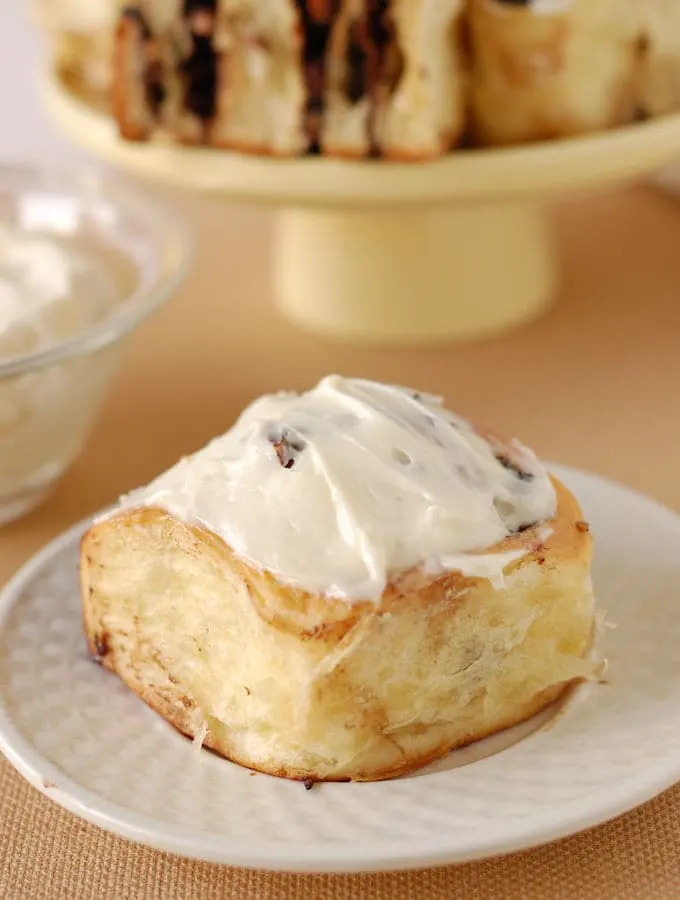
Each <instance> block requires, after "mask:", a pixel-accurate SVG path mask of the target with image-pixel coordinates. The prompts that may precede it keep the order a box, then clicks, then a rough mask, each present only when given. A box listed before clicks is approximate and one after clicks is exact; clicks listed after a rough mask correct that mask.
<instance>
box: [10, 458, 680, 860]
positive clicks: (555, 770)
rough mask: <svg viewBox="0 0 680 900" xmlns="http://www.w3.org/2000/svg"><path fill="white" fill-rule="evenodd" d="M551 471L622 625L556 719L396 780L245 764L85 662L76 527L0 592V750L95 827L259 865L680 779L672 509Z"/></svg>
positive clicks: (448, 830)
mask: <svg viewBox="0 0 680 900" xmlns="http://www.w3.org/2000/svg"><path fill="white" fill-rule="evenodd" d="M557 473H558V475H560V476H561V477H562V478H564V480H565V481H566V483H567V484H568V485H569V486H570V487H571V488H572V490H574V492H575V493H576V494H577V496H579V498H581V500H582V502H583V505H584V510H585V514H586V516H587V518H588V520H589V521H590V523H591V525H592V528H593V532H594V535H595V539H596V542H597V553H596V564H595V572H594V575H595V582H596V589H597V593H598V596H599V600H600V605H601V606H602V607H603V608H604V609H605V610H606V611H607V613H608V618H609V619H610V620H611V621H612V622H614V623H616V625H617V626H618V627H616V628H613V629H607V630H606V631H605V633H604V635H603V637H602V650H603V652H604V653H605V655H606V656H607V657H608V658H609V662H610V665H609V670H608V673H607V679H608V683H607V684H603V685H592V686H587V687H585V688H581V689H579V690H578V691H577V692H576V693H575V694H574V695H573V696H572V698H571V699H570V700H569V701H568V702H567V703H566V705H563V707H562V708H561V710H560V711H559V714H556V715H554V716H553V717H552V718H551V720H550V721H549V722H548V723H546V721H545V716H544V719H543V721H542V722H540V721H539V722H537V721H534V722H532V723H530V725H529V726H524V728H523V729H520V730H519V731H517V730H515V731H513V732H512V733H506V734H504V735H502V736H500V737H496V738H495V739H493V740H491V741H485V742H483V743H481V744H478V745H476V746H474V747H472V748H467V749H466V750H464V751H459V752H457V753H454V754H452V755H451V756H450V757H449V758H448V759H446V760H443V761H441V762H439V763H437V764H435V765H433V766H429V767H428V768H426V769H423V770H421V771H420V772H418V773H416V774H414V775H411V776H408V777H404V778H401V779H397V780H395V781H389V782H381V783H375V784H322V785H316V786H315V787H314V788H313V790H311V791H306V790H305V789H304V787H303V785H302V784H299V783H294V782H287V781H284V780H280V779H276V778H271V777H268V776H266V775H254V774H251V773H250V772H248V771H247V770H245V769H242V768H240V767H239V766H236V765H233V764H231V763H229V762H226V761H225V760H222V759H220V758H218V757H216V756H214V755H212V754H211V753H209V752H202V751H198V750H197V749H196V748H195V747H194V746H193V745H192V744H191V743H190V742H189V741H187V740H186V739H184V738H182V737H181V736H180V735H179V734H177V733H176V732H175V731H174V730H173V729H172V728H171V727H170V726H169V725H166V724H165V722H163V720H161V719H160V718H159V717H158V716H156V715H155V714H154V713H153V712H151V711H150V710H149V709H147V708H146V707H145V706H144V705H143V704H142V702H141V701H140V700H138V699H137V698H136V697H135V696H133V695H132V694H131V693H130V692H128V691H127V689H126V688H124V687H123V685H122V684H121V683H120V682H119V681H118V680H117V679H116V677H115V676H113V675H110V674H108V673H106V672H104V671H103V670H101V669H100V668H98V667H97V666H96V665H94V664H93V663H92V662H91V661H90V659H89V658H88V654H87V651H86V648H85V642H84V639H83V636H82V633H81V623H80V615H79V598H78V587H77V575H76V560H77V546H78V539H79V537H80V534H81V532H82V531H83V527H84V526H82V525H81V526H78V527H76V528H74V529H73V530H71V531H70V532H68V533H67V534H65V535H64V536H63V537H61V538H59V539H58V540H57V541H56V542H54V543H52V544H51V545H50V546H48V547H47V548H46V549H45V550H43V551H42V553H40V555H39V556H37V557H36V558H35V559H34V560H33V561H32V562H30V563H29V564H28V565H27V566H26V567H25V568H24V569H23V570H22V571H21V572H20V573H19V574H18V575H17V576H16V577H15V578H14V579H13V581H12V582H11V583H10V584H9V585H8V586H7V588H6V589H5V591H4V594H3V595H2V597H1V598H0V749H1V750H2V751H3V752H4V753H5V755H6V756H7V757H8V758H9V759H10V761H11V762H12V763H13V764H14V765H15V766H16V767H17V768H18V769H19V770H20V771H21V772H22V773H23V775H25V777H26V778H28V780H29V781H30V782H31V783H32V784H33V785H34V786H35V787H37V788H38V790H40V791H43V792H44V793H45V794H47V795H48V796H49V797H51V798H52V799H53V800H55V801H56V802H57V803H60V804H61V805H62V806H64V807H66V808H67V809H69V810H71V811H73V812H74V813H76V814H77V815H80V816H82V817H83V818H85V819H88V820H89V821H91V822H94V823H96V824H97V825H100V826H102V827H103V828H107V829H109V830H111V831H114V832H116V833H118V834H120V835H124V836H126V837H128V838H132V839H133V840H137V841H141V842H143V843H146V844H150V845H152V846H154V847H158V848H161V849H165V850H170V851H173V852H175V853H179V854H184V855H187V856H193V857H198V858H202V859H209V860H214V861H217V862H223V863H229V864H232V865H241V866H252V867H261V868H267V869H288V870H298V871H360V870H368V869H397V868H407V867H414V866H423V865H430V864H437V863H448V862H458V861H463V860H469V859H474V858H479V857H484V856H490V855H493V854H499V853H506V852H509V851H513V850H519V849H521V848H525V847H530V846H534V845H536V844H540V843H543V842H545V841H549V840H551V839H554V838H558V837H562V836H565V835H568V834H571V833H573V832H575V831H579V830H581V829H584V828H588V827H589V826H593V825H596V824H598V823H600V822H602V821H604V820H606V819H609V818H611V817H613V816H615V815H617V814H619V813H622V812H625V811H626V810H629V809H631V808H632V807H634V806H636V805H637V804H639V803H642V802H643V801H644V800H647V799H648V798H650V797H652V796H654V795H655V794H657V793H659V792H660V791H661V790H663V789H664V788H666V787H668V786H670V785H671V784H672V783H673V782H675V781H676V780H680V603H679V602H678V601H679V600H680V517H678V516H676V515H675V514H674V513H672V512H669V511H668V510H665V509H663V508H662V507H660V506H658V505H657V504H655V503H653V502H652V501H651V500H648V499H646V498H644V497H642V496H639V495H638V494H635V493H633V492H631V491H629V490H626V489H625V488H622V487H618V486H616V485H613V484H611V483H609V482H605V481H603V480H601V479H599V478H596V477H594V476H592V475H586V474H583V473H579V472H575V471H573V470H565V469H561V470H560V469H558V470H557ZM522 738H523V739H522ZM499 748H500V752H497V751H499Z"/></svg>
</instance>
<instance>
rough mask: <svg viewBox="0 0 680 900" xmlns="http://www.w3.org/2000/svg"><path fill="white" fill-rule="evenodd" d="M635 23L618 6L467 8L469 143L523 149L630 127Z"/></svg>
mask: <svg viewBox="0 0 680 900" xmlns="http://www.w3.org/2000/svg"><path fill="white" fill-rule="evenodd" d="M635 20H636V14H635V11H634V9H633V7H632V5H631V4H629V3H628V2H623V3H622V2H620V0H471V6H470V37H471V50H472V63H471V65H472V86H471V116H472V129H473V132H474V136H475V139H476V140H477V141H478V142H480V143H483V144H514V143H524V142H530V141H540V140H549V139H554V138H561V137H568V136H572V135H577V134H582V133H586V132H592V131H598V130H604V129H607V128H611V127H613V126H616V125H620V124H623V123H625V122H629V121H631V120H632V119H633V117H634V115H635V112H636V64H637V49H638V45H637V33H636V21H635Z"/></svg>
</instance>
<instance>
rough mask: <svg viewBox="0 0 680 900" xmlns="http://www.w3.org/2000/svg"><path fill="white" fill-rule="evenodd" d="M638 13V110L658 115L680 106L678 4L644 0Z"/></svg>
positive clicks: (666, 1)
mask: <svg viewBox="0 0 680 900" xmlns="http://www.w3.org/2000/svg"><path fill="white" fill-rule="evenodd" d="M637 15H638V16H639V17H640V36H639V49H640V110H641V112H642V113H643V114H644V115H647V116H658V115H662V114H664V113H668V112H672V111H673V110H676V109H678V108H679V107H680V4H678V3H677V2H675V0H645V2H644V3H640V4H638V9H637Z"/></svg>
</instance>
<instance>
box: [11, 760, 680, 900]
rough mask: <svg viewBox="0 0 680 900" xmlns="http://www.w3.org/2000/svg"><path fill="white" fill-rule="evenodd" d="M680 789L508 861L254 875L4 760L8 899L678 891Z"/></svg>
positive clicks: (618, 895) (606, 898) (500, 896)
mask: <svg viewBox="0 0 680 900" xmlns="http://www.w3.org/2000/svg"><path fill="white" fill-rule="evenodd" d="M679 824H680V786H678V787H676V788H674V789H672V790H671V791H668V792H667V793H666V794H664V795H663V796H661V797H659V798H657V799H656V800H654V801H652V802H651V803H648V804H647V805H645V806H644V807H642V808H641V809H639V810H636V811H635V812H633V813H630V814H629V815H627V816H624V817H623V818H620V819H618V820H616V821H615V822H611V823H609V824H607V825H603V826H601V827H600V828H597V829H595V830H593V831H590V832H587V833H585V834H581V835H577V836H576V837H573V838H569V839H568V840H565V841H560V842H559V843H556V844H551V845H548V846H546V847H541V848H539V849H537V850H532V851H528V852H525V853H520V854H516V855H514V856H509V857H505V858H502V859H494V860H488V861H484V862H478V863H471V864H468V865H463V866H450V867H448V868H439V869H431V870H427V871H418V872H402V873H394V874H392V873H389V874H387V873H386V874H376V875H287V874H272V873H267V872H249V871H245V870H242V869H230V868H227V867H225V866H216V865H209V864H206V863H199V862H193V861H191V860H183V859H178V858H176V857H173V856H170V855H168V854H164V853H157V852H156V851H153V850H148V849H146V848H143V847H139V846H137V845H135V844H131V843H128V842H127V841H123V840H120V839H119V838H116V837H114V836H112V835H109V834H106V833H105V832H103V831H101V830H100V829H98V828H95V827H94V826H90V825H87V824H85V823H84V822H81V821H80V820H78V819H76V818H75V817H73V816H71V815H70V814H69V813H67V812H64V811H63V810H61V809H60V808H59V807H57V806H56V805H55V804H54V803H52V802H51V801H49V800H47V799H46V798H44V797H42V796H41V795H40V794H39V793H38V792H37V791H35V790H34V789H33V788H32V787H30V786H29V785H28V784H27V783H26V782H24V781H23V779H22V778H21V777H20V776H19V775H18V774H16V773H15V772H14V770H13V769H12V768H11V767H10V766H9V764H8V763H6V762H5V761H4V760H2V759H0V898H2V900H223V898H232V897H233V898H237V900H458V898H460V900H562V898H564V900H580V898H584V900H585V898H587V900H670V898H678V897H680V865H679V861H680V827H678V826H679Z"/></svg>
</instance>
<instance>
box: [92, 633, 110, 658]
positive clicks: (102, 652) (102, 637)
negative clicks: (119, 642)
mask: <svg viewBox="0 0 680 900" xmlns="http://www.w3.org/2000/svg"><path fill="white" fill-rule="evenodd" d="M94 649H95V652H94V654H93V655H92V659H93V660H94V661H95V662H96V663H101V661H102V660H103V659H104V657H105V656H108V654H109V652H110V650H111V647H110V646H109V635H108V632H107V631H102V633H101V634H95V636H94Z"/></svg>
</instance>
